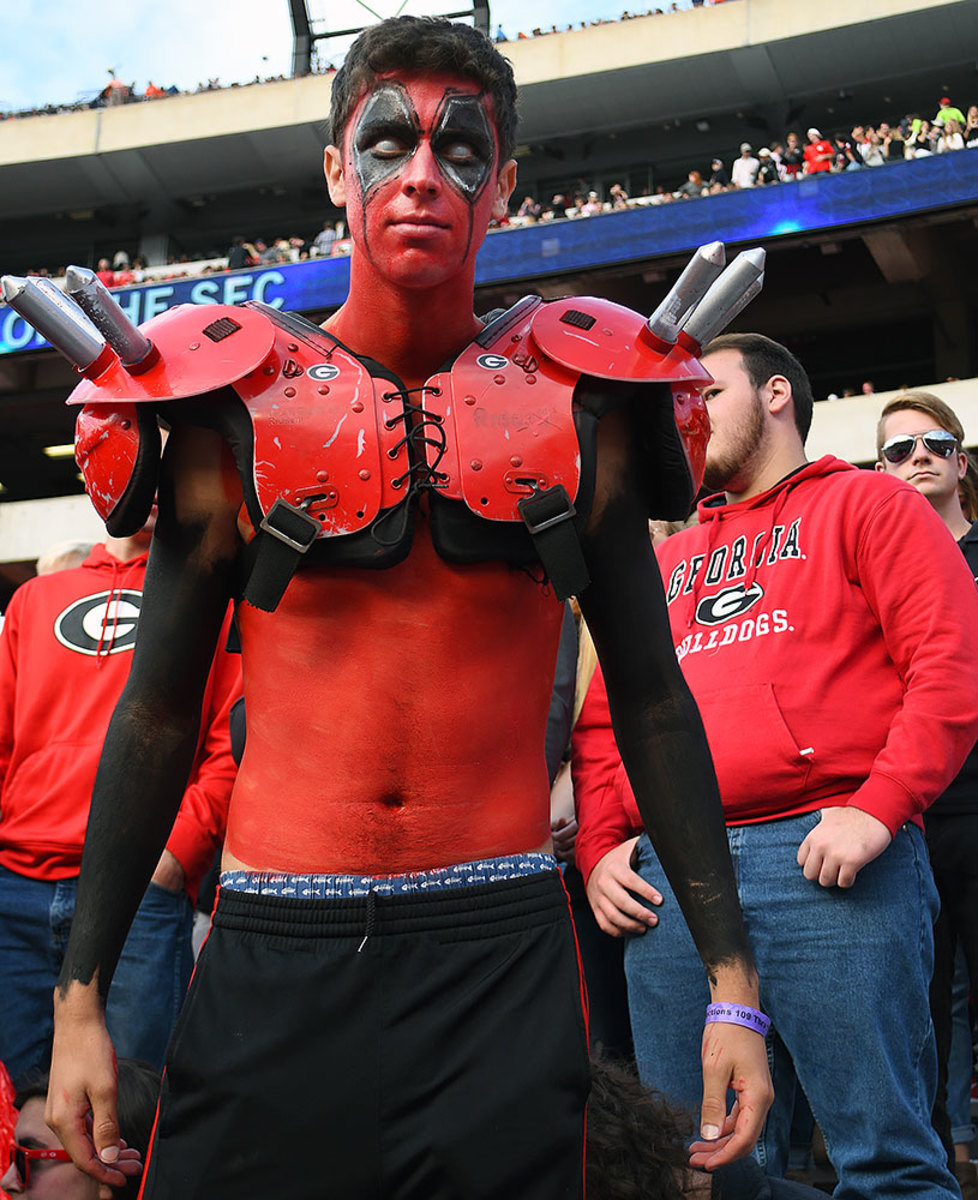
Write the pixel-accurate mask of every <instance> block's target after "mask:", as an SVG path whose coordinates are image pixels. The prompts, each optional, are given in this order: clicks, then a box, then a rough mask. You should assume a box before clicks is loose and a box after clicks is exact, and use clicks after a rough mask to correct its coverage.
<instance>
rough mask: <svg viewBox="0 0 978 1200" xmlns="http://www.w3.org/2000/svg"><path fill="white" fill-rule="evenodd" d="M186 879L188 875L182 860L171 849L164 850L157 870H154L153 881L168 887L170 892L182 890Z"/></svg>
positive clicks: (162, 886)
mask: <svg viewBox="0 0 978 1200" xmlns="http://www.w3.org/2000/svg"><path fill="white" fill-rule="evenodd" d="M186 880H187V877H186V875H185V874H184V870H183V867H181V866H180V860H179V859H178V858H177V856H176V855H175V854H172V853H171V852H170V851H169V850H164V851H163V853H162V854H161V855H160V861H159V862H158V863H157V865H156V870H155V871H154V872H153V880H152V882H153V883H155V884H158V885H159V886H160V887H161V888H166V890H167V891H168V892H182V891H183V885H184V883H186Z"/></svg>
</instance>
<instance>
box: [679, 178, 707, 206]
mask: <svg viewBox="0 0 978 1200" xmlns="http://www.w3.org/2000/svg"><path fill="white" fill-rule="evenodd" d="M708 191H709V189H708V188H707V186H706V184H705V183H704V182H703V176H702V175H701V174H700V173H699V171H690V173H689V174H688V175H687V176H686V182H685V183H683V184H680V185H679V187H678V188H676V190H675V191H674V192H673V195H674V196H675V197H676V199H677V200H688V199H690V197H692V196H705V195H706V194H707V192H708Z"/></svg>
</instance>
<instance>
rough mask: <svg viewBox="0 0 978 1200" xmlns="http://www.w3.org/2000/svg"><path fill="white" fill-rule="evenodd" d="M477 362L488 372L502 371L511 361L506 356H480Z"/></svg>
mask: <svg viewBox="0 0 978 1200" xmlns="http://www.w3.org/2000/svg"><path fill="white" fill-rule="evenodd" d="M475 361H476V362H477V363H478V364H479V366H480V367H482V368H483V369H484V370H486V371H501V370H502V369H503V367H505V366H506V365H507V363H508V362H509V359H508V358H507V357H506V355H505V354H480V355H479V357H478V358H477V359H476V360H475Z"/></svg>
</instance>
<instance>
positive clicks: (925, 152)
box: [904, 119, 938, 158]
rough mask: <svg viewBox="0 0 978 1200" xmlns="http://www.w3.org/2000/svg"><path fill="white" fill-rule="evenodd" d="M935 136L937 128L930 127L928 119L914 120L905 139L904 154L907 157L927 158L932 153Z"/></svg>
mask: <svg viewBox="0 0 978 1200" xmlns="http://www.w3.org/2000/svg"><path fill="white" fill-rule="evenodd" d="M937 136H938V134H937V130H936V129H933V128H932V127H931V123H930V121H922V120H919V119H918V120H916V121H914V123H913V126H912V128H911V132H910V136H909V137H908V138H907V139H906V143H905V147H906V148H905V151H904V152H905V154H906V155H907V157H908V158H929V157H930V155H932V154H933V153H934V146H935V143H936V141H937Z"/></svg>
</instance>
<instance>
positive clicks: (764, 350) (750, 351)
mask: <svg viewBox="0 0 978 1200" xmlns="http://www.w3.org/2000/svg"><path fill="white" fill-rule="evenodd" d="M717 350H737V351H739V352H740V357H741V359H742V360H743V364H744V370H745V371H746V372H747V378H748V379H749V380H750V381H751V386H752V387H754V388H761V387H763V386H764V385H765V384H766V383H767V381H768V380H769V379H770V378H771V376H772V375H783V376H784V377H785V379H787V381H788V382H789V383H790V384H791V399H792V402H793V404H794V413H795V428H796V429H797V430H798V434H799V436H800V437H801V442H802V445H804V444H805V441H806V440H807V438H808V431H809V429H811V427H812V409H813V407H814V403H815V400H814V397H813V395H812V385H811V382H810V381H809V378H808V374H807V373H806V371H805V368H804V367H803V366H802V365H801V363H800V362H799V361H798V359H797V358H795V356H794V355H793V354H792V353H791V351H790V350H789V349H788V348H787V347H786V346H782V345H781V343H780V342H775V341H772V340H771V338H769V337H765V336H764V334H763V333H721V334H720V336H719V337H715V338H714V339H713V341H712V342H710V344H709V345H708V346H707V347H706V348H705V349H704V351H703V354H704V355H707V354H713V353H714V352H715V351H717Z"/></svg>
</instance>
